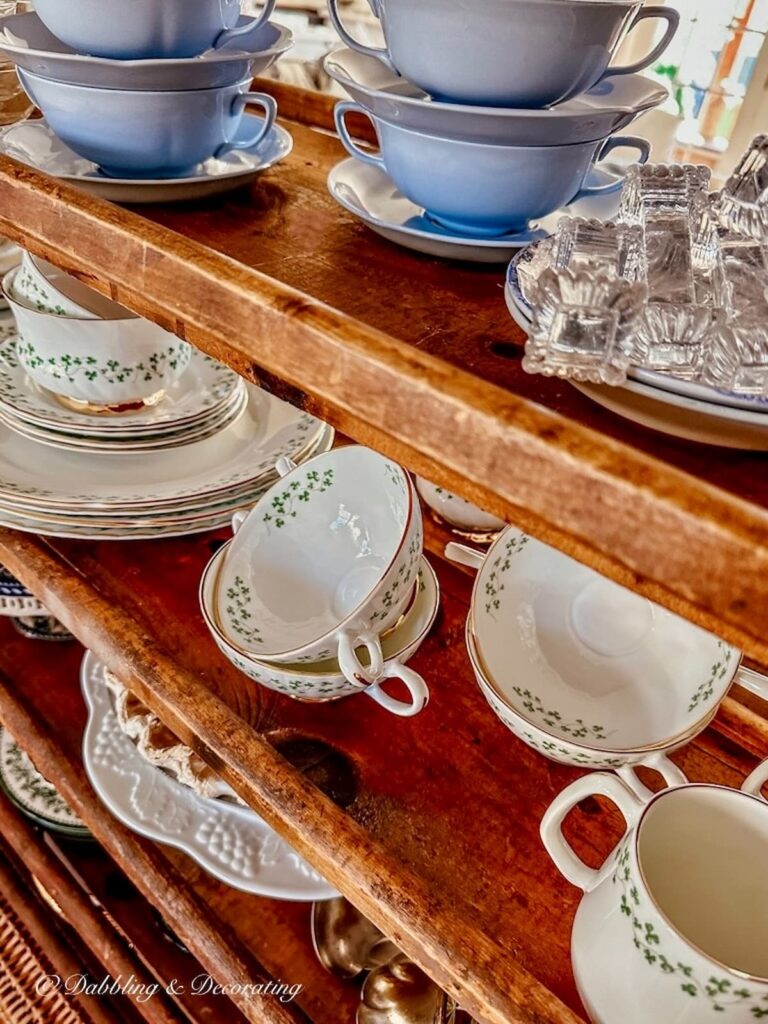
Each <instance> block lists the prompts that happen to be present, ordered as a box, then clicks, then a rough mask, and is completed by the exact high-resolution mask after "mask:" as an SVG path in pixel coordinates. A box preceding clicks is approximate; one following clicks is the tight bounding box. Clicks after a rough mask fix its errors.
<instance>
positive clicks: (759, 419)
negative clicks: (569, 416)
mask: <svg viewBox="0 0 768 1024" xmlns="http://www.w3.org/2000/svg"><path fill="white" fill-rule="evenodd" d="M568 383H569V384H572V385H573V386H574V387H575V388H576V389H577V390H578V391H581V392H582V394H585V395H587V396H588V397H589V398H591V399H592V400H593V401H594V402H597V403H598V405H602V406H603V407H604V408H606V409H610V410H611V412H615V413H617V414H618V415H619V416H623V417H624V418H625V419H629V420H632V421H633V422H634V423H640V424H642V425H643V426H644V427H651V428H652V429H654V430H660V431H662V433H664V434H672V435H673V436H674V437H681V438H683V439H685V440H687V441H699V442H700V443H701V444H714V445H718V446H719V447H722V448H740V449H743V450H752V451H761V452H762V451H768V416H766V415H765V413H764V412H753V411H750V410H748V409H732V408H730V407H729V406H727V405H717V404H715V403H714V402H702V401H700V400H699V399H697V398H688V397H687V396H685V395H677V394H674V393H673V392H671V391H664V390H663V389H661V388H654V387H651V386H650V385H648V384H641V383H640V382H639V381H636V380H628V381H627V382H626V384H624V385H622V387H610V386H609V385H608V384H587V383H583V382H581V381H569V382H568Z"/></svg>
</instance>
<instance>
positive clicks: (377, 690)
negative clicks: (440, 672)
mask: <svg viewBox="0 0 768 1024" xmlns="http://www.w3.org/2000/svg"><path fill="white" fill-rule="evenodd" d="M384 679H400V680H402V682H403V683H405V685H406V687H407V688H408V692H409V693H410V695H411V701H410V703H408V702H406V701H402V700H397V699H396V698H395V697H390V696H389V694H388V693H386V692H385V691H384V690H382V688H381V682H382V680H384ZM365 693H366V694H367V696H368V697H370V698H371V700H375V701H376V703H377V704H381V706H382V707H383V708H386V710H387V711H391V712H392V714H393V715H398V716H399V717H400V718H412V717H413V716H414V715H418V713H419V712H420V711H423V710H424V708H425V707H426V706H427V704H428V703H429V688H428V687H427V684H426V683H425V682H424V680H423V679H422V677H421V676H420V675H419V673H418V672H414V670H413V669H412V668H408V666H407V665H403V664H402V663H401V662H399V661H389V662H387V663H386V664H385V665H384V670H383V672H382V674H381V677H380V678H379V679H377V680H376V682H375V683H374V684H373V686H369V687H368V689H367V690H366V691H365Z"/></svg>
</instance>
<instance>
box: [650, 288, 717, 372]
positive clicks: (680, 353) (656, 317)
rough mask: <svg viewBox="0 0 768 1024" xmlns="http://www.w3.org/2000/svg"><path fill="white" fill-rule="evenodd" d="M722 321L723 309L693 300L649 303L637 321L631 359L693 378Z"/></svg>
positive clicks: (702, 363) (653, 367)
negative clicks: (702, 304) (690, 301)
mask: <svg viewBox="0 0 768 1024" xmlns="http://www.w3.org/2000/svg"><path fill="white" fill-rule="evenodd" d="M725 322H726V314H725V310H723V309H713V308H712V307H711V306H701V305H697V304H695V303H674V302H649V303H648V304H647V305H646V307H645V309H644V310H643V314H642V316H641V317H640V318H639V319H638V321H637V324H636V333H635V351H634V359H633V361H634V362H635V363H636V364H638V365H639V366H642V367H644V368H645V369H646V370H657V371H659V372H662V373H670V374H672V376H674V377H680V378H681V379H682V380H694V379H695V378H697V377H698V376H699V374H700V372H701V370H702V367H703V366H704V363H705V360H706V359H707V356H708V351H709V347H710V345H711V344H712V343H713V341H714V339H715V338H716V337H718V336H719V334H720V332H721V330H722V328H723V327H724V326H725Z"/></svg>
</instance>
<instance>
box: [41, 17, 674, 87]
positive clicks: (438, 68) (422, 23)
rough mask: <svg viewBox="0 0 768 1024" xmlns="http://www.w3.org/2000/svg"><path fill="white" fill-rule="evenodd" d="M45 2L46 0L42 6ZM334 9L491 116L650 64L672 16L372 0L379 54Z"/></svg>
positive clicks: (416, 79) (404, 68) (415, 77)
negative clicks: (638, 42)
mask: <svg viewBox="0 0 768 1024" xmlns="http://www.w3.org/2000/svg"><path fill="white" fill-rule="evenodd" d="M49 2H50V0H49ZM339 3H340V0H328V11H329V14H330V17H331V21H332V22H333V25H334V27H335V28H336V30H337V32H338V33H339V35H340V36H341V38H342V39H343V41H344V42H345V43H346V44H347V46H350V47H352V49H354V50H359V51H360V52H361V53H365V54H368V55H369V56H374V57H378V58H380V59H381V60H383V61H385V63H387V64H388V65H389V66H390V67H391V68H393V69H394V70H395V71H397V72H398V73H399V74H400V75H402V76H403V77H404V78H406V79H407V80H408V81H409V82H412V83H414V84H415V85H418V86H419V87H420V88H422V89H424V90H425V91H426V92H427V93H429V94H430V95H431V96H433V97H435V98H436V99H444V100H452V101H454V102H457V103H469V104H474V105H480V106H489V107H497V106H499V107H546V106H551V105H553V104H555V103H560V102H561V101H562V100H566V99H568V98H570V97H571V96H576V95H578V94H579V93H582V92H585V91H586V90H587V89H591V88H592V86H594V85H596V84H597V83H598V82H599V81H600V80H601V79H602V78H603V77H604V76H606V75H627V74H631V73H633V72H635V71H641V70H642V69H643V68H646V67H648V66H649V65H650V64H653V63H654V62H655V61H656V60H657V59H658V58H659V56H660V55H661V54H662V53H663V52H664V50H665V49H666V48H667V46H668V45H669V43H670V42H671V40H672V37H673V36H674V34H675V32H676V31H677V26H678V23H679V21H680V16H679V14H678V13H677V11H675V10H672V9H670V8H669V7H661V6H656V7H643V6H642V0H370V3H371V7H372V9H373V12H374V14H375V15H376V16H377V17H378V18H379V19H380V21H381V26H382V29H383V31H384V38H385V40H386V46H385V48H384V49H383V50H382V49H380V48H378V47H372V46H365V45H364V44H362V43H360V42H358V41H357V40H356V39H354V38H353V37H352V36H351V35H350V34H349V32H347V30H346V29H345V28H344V25H343V24H342V22H341V19H340V17H339V11H338V6H339ZM645 18H661V19H663V20H664V21H666V22H667V28H666V31H665V33H664V35H663V36H662V38H661V39H660V40H659V42H658V44H657V45H656V46H654V47H653V48H652V50H651V52H650V53H649V54H647V56H645V57H644V58H643V59H641V60H638V61H636V62H635V63H633V64H631V65H627V66H624V67H610V66H609V65H610V63H611V60H612V59H613V55H614V54H615V53H616V51H617V50H618V48H619V46H620V44H621V42H622V40H623V39H624V38H625V37H626V35H627V33H628V32H629V31H630V30H631V29H633V28H634V27H635V26H636V25H637V24H638V23H639V22H640V21H641V20H643V19H645Z"/></svg>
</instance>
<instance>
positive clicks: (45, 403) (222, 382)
mask: <svg viewBox="0 0 768 1024" xmlns="http://www.w3.org/2000/svg"><path fill="white" fill-rule="evenodd" d="M0 339H5V340H3V344H2V346H0V406H2V407H5V408H6V409H7V410H8V412H9V413H11V414H13V415H14V416H16V417H18V419H21V420H24V421H25V422H26V423H30V424H33V425H35V426H37V427H40V428H43V429H48V430H60V431H70V432H72V433H76V434H79V435H81V436H83V437H105V438H112V437H116V436H120V437H122V436H130V437H134V436H141V435H145V434H152V435H157V434H160V433H163V432H165V431H168V432H172V431H174V430H179V429H180V428H182V427H185V426H188V425H189V424H191V423H196V422H197V421H198V420H203V419H204V418H205V417H207V416H211V415H213V414H215V413H216V412H218V411H219V410H221V409H222V408H224V407H225V406H226V404H227V403H228V402H230V401H234V400H235V399H236V397H237V392H238V391H240V390H241V388H242V386H243V385H242V383H241V378H240V377H239V376H238V375H237V374H236V373H235V372H234V371H233V370H230V369H229V367H227V366H223V365H222V364H221V363H218V362H216V360H215V359H211V358H210V356H206V355H204V354H203V353H202V352H198V351H197V350H193V352H192V359H191V360H190V363H189V366H188V367H187V369H186V370H185V371H184V373H183V374H182V375H181V377H179V379H178V380H177V381H176V383H175V384H173V385H171V387H170V388H168V390H167V392H166V394H165V396H164V398H163V400H162V402H160V403H159V404H158V405H156V406H153V407H152V408H149V409H142V410H141V411H140V412H134V413H123V414H122V415H120V416H91V415H88V414H87V413H78V412H73V411H71V410H69V409H65V408H64V406H63V405H61V404H60V403H59V402H58V401H57V400H56V399H55V398H54V397H53V395H52V394H50V393H49V392H47V391H44V390H43V389H42V388H38V387H37V386H36V385H35V384H34V383H33V382H32V381H31V380H30V379H29V377H27V375H26V373H25V371H24V368H23V367H22V366H21V365H20V364H19V361H18V359H17V358H16V326H15V324H14V322H13V320H12V319H11V320H3V321H2V324H0Z"/></svg>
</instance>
